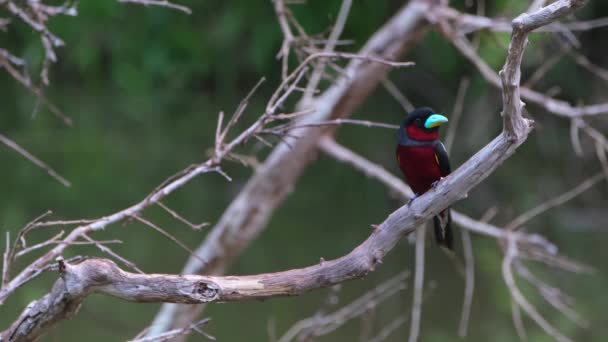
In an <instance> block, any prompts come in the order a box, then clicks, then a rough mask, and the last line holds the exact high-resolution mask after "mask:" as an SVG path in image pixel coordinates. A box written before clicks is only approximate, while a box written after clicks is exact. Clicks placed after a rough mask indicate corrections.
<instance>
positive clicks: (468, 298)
mask: <svg viewBox="0 0 608 342" xmlns="http://www.w3.org/2000/svg"><path fill="white" fill-rule="evenodd" d="M460 234H461V236H462V250H463V252H464V266H465V281H464V283H465V289H464V297H463V304H462V312H461V314H460V323H459V324H458V336H460V337H461V338H465V337H466V336H467V331H468V328H469V319H470V317H471V306H472V304H473V294H474V292H475V259H474V256H473V244H472V242H471V234H470V233H469V231H468V230H467V229H463V230H461V231H460Z"/></svg>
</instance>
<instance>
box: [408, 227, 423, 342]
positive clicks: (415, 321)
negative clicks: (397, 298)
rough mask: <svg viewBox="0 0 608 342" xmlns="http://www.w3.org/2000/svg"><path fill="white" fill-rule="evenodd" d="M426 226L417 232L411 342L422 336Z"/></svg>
mask: <svg viewBox="0 0 608 342" xmlns="http://www.w3.org/2000/svg"><path fill="white" fill-rule="evenodd" d="M425 238H426V225H425V224H423V225H422V227H420V228H418V229H417V230H416V271H415V273H414V294H413V300H412V324H411V325H410V337H409V339H408V341H409V342H416V341H418V335H420V317H421V316H422V296H423V289H424V242H425V240H426V239H425Z"/></svg>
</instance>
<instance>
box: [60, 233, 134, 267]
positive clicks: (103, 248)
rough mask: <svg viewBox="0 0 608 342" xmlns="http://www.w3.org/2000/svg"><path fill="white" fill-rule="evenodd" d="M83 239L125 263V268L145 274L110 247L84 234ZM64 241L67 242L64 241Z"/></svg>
mask: <svg viewBox="0 0 608 342" xmlns="http://www.w3.org/2000/svg"><path fill="white" fill-rule="evenodd" d="M82 238H84V239H85V240H88V241H89V242H90V243H91V244H93V245H95V246H96V247H97V248H98V249H99V250H100V251H102V252H104V253H106V254H108V255H110V256H111V257H113V258H114V259H116V260H118V261H120V262H122V263H123V264H124V265H125V266H127V267H128V268H130V269H132V270H133V271H135V272H137V273H140V274H144V271H142V270H141V269H139V267H137V265H136V264H135V263H134V262H132V261H130V260H128V259H126V258H124V257H122V256H120V254H118V253H116V252H114V251H113V250H112V249H110V248H109V247H107V246H105V245H103V244H101V243H98V242H97V241H95V240H94V239H92V238H91V237H89V236H88V235H86V234H82ZM64 241H65V240H64ZM63 245H66V246H67V245H69V244H68V243H65V244H63Z"/></svg>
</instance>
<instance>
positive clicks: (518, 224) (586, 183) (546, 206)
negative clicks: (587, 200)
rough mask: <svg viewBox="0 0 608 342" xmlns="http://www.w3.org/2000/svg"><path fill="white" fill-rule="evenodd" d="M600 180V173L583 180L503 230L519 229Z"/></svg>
mask: <svg viewBox="0 0 608 342" xmlns="http://www.w3.org/2000/svg"><path fill="white" fill-rule="evenodd" d="M602 179H604V174H603V173H601V172H600V173H597V174H595V175H593V176H591V177H589V178H587V179H586V180H584V181H583V182H582V183H580V184H579V185H577V186H576V187H574V188H572V189H570V190H568V191H566V192H564V193H562V194H560V195H559V196H557V197H554V198H552V199H550V200H548V201H546V202H543V203H541V204H540V205H538V206H536V207H534V208H532V209H530V210H528V211H526V212H525V213H523V214H521V215H519V216H517V217H516V218H515V219H513V220H512V221H511V222H509V223H508V224H507V225H506V226H505V229H506V230H517V229H519V228H520V227H521V226H522V225H524V224H525V223H526V222H528V221H530V220H531V219H533V218H534V217H536V216H538V215H540V214H542V213H544V212H545V211H547V210H549V209H551V208H554V207H557V206H560V205H562V204H564V203H566V202H568V201H570V200H571V199H573V198H575V197H576V196H578V195H580V194H582V193H583V192H585V191H586V190H588V189H590V188H591V187H592V186H594V185H595V184H596V183H597V182H599V181H601V180H602Z"/></svg>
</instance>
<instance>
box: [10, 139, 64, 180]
mask: <svg viewBox="0 0 608 342" xmlns="http://www.w3.org/2000/svg"><path fill="white" fill-rule="evenodd" d="M0 142H1V143H3V144H4V145H6V146H7V147H8V148H10V149H12V150H13V151H15V152H17V153H19V154H20V155H21V156H23V157H24V158H25V159H27V160H29V161H30V162H32V163H33V164H34V165H36V166H38V167H39V168H41V169H43V170H44V171H46V173H47V174H48V175H49V176H51V177H53V178H54V179H55V180H56V181H58V182H59V183H61V184H62V185H63V186H65V187H70V186H71V184H70V182H69V181H68V180H67V179H65V178H63V177H62V176H61V175H60V174H58V173H57V172H56V171H55V170H53V168H51V167H50V166H49V165H47V164H46V163H44V162H43V161H42V160H40V159H38V158H36V156H34V155H33V154H31V153H29V152H28V151H27V150H25V149H24V148H23V147H21V146H19V145H18V144H17V143H16V142H14V141H13V140H11V139H9V138H8V137H6V136H5V135H3V134H0Z"/></svg>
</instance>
